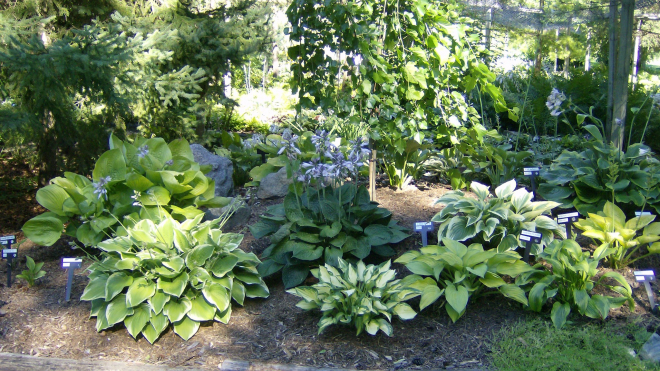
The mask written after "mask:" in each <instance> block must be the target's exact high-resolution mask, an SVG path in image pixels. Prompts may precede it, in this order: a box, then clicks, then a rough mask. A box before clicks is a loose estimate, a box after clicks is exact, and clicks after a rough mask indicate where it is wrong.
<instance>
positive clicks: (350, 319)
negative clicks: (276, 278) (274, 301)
mask: <svg viewBox="0 0 660 371" xmlns="http://www.w3.org/2000/svg"><path fill="white" fill-rule="evenodd" d="M338 263H339V264H338V265H339V267H338V268H335V267H333V266H331V265H329V264H326V265H325V266H320V267H319V268H317V269H312V274H313V275H314V277H316V278H318V280H319V282H318V283H316V284H314V285H312V286H300V287H296V288H294V289H291V290H288V291H287V292H288V293H289V294H293V295H295V296H298V297H301V298H302V299H303V300H301V301H300V302H298V304H297V306H298V307H299V308H302V309H305V310H313V309H320V310H321V312H323V317H321V320H320V321H319V324H318V325H319V334H320V333H321V332H323V330H324V329H325V328H326V327H328V326H331V325H336V324H339V323H341V324H345V325H352V326H355V327H356V328H357V335H360V333H362V331H364V330H366V331H367V333H369V334H371V335H376V333H377V332H378V330H381V331H383V332H384V333H385V334H386V335H387V336H392V325H391V324H390V322H391V321H392V317H393V316H394V315H397V316H399V318H401V319H402V320H408V319H412V318H414V317H415V316H416V315H417V313H415V311H414V310H413V309H412V308H411V307H410V306H409V305H408V304H406V303H404V301H406V300H408V299H412V298H413V297H415V296H418V295H419V293H418V292H417V291H416V290H413V289H410V288H408V287H406V285H405V284H404V282H403V281H402V280H395V279H394V277H395V276H396V271H395V270H393V269H390V261H389V260H388V261H386V262H385V263H382V264H380V265H378V266H376V265H367V266H365V264H364V263H363V262H362V261H361V260H360V261H359V262H358V263H357V266H355V265H352V264H350V263H348V262H346V261H345V260H343V259H339V260H338Z"/></svg>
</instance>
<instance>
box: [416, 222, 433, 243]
mask: <svg viewBox="0 0 660 371" xmlns="http://www.w3.org/2000/svg"><path fill="white" fill-rule="evenodd" d="M434 229H435V228H434V227H433V222H417V223H415V232H419V233H420V234H421V235H422V246H426V245H428V244H429V239H428V233H429V232H433V230H434Z"/></svg>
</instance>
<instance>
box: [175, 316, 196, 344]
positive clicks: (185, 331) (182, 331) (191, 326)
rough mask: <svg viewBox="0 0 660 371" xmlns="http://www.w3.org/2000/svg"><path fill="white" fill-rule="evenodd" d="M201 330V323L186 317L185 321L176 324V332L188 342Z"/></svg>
mask: <svg viewBox="0 0 660 371" xmlns="http://www.w3.org/2000/svg"><path fill="white" fill-rule="evenodd" d="M197 330H199V322H197V321H194V320H192V319H190V318H189V317H187V316H186V317H184V318H183V320H181V321H179V322H176V323H174V332H176V334H177V335H179V336H180V337H181V339H183V340H188V339H190V338H191V337H193V335H195V334H196V333H197Z"/></svg>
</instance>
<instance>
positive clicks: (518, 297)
mask: <svg viewBox="0 0 660 371" xmlns="http://www.w3.org/2000/svg"><path fill="white" fill-rule="evenodd" d="M499 290H500V292H501V293H502V295H504V296H506V297H507V298H510V299H513V300H515V301H517V302H519V303H521V304H523V305H527V296H525V291H524V290H523V289H521V288H520V287H518V286H516V285H513V284H506V285H502V286H500V287H499Z"/></svg>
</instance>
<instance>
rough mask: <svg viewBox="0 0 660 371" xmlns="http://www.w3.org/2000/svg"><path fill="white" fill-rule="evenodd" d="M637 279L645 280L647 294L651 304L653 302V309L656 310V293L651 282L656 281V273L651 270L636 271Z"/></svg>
mask: <svg viewBox="0 0 660 371" xmlns="http://www.w3.org/2000/svg"><path fill="white" fill-rule="evenodd" d="M635 280H637V282H644V288H645V289H646V295H648V297H649V304H651V310H652V311H653V310H655V307H656V305H658V304H656V302H655V294H654V293H653V290H652V289H651V282H653V281H655V273H654V272H653V271H651V270H648V271H635Z"/></svg>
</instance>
